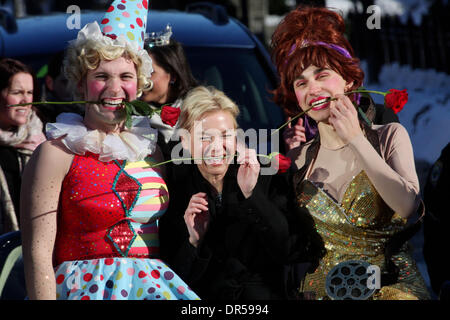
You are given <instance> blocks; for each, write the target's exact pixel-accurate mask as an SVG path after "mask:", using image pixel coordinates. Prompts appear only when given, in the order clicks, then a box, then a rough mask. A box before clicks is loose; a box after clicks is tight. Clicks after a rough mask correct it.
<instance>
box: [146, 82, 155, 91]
mask: <svg viewBox="0 0 450 320" xmlns="http://www.w3.org/2000/svg"><path fill="white" fill-rule="evenodd" d="M152 89H153V81H152V80H150V79H149V80H148V85H147V87H146V88H145V91H152Z"/></svg>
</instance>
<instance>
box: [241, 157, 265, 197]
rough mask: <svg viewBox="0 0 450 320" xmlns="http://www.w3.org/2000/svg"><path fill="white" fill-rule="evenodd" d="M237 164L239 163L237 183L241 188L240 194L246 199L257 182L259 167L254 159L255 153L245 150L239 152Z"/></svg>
mask: <svg viewBox="0 0 450 320" xmlns="http://www.w3.org/2000/svg"><path fill="white" fill-rule="evenodd" d="M237 163H240V164H241V165H240V166H239V170H238V174H237V182H238V185H239V188H241V191H242V194H243V195H244V197H245V198H246V199H247V198H248V197H250V196H251V195H252V193H253V189H254V188H255V186H256V183H257V182H258V176H259V170H260V165H259V162H258V159H257V158H256V151H255V150H253V149H245V150H244V151H243V152H242V150H241V152H239V155H238V158H237Z"/></svg>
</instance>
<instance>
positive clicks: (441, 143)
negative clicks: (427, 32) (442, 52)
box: [366, 64, 450, 165]
mask: <svg viewBox="0 0 450 320" xmlns="http://www.w3.org/2000/svg"><path fill="white" fill-rule="evenodd" d="M378 81H379V82H378V83H370V84H367V85H366V88H368V89H372V90H380V91H387V90H389V89H391V88H393V89H398V90H401V89H407V91H408V98H409V99H408V103H407V104H406V105H405V107H404V108H403V110H402V111H400V112H399V113H398V116H399V119H400V122H401V123H402V124H403V126H405V127H406V129H407V131H408V133H409V135H410V138H411V142H412V145H413V148H414V157H415V159H416V162H419V161H424V162H427V163H428V164H430V165H431V164H432V163H434V161H436V160H437V158H438V157H439V155H440V154H441V150H442V149H443V148H444V147H445V146H446V145H447V143H449V142H450V75H448V74H445V73H443V72H437V71H435V70H432V69H429V70H422V69H411V67H410V66H407V65H404V66H399V65H398V64H392V65H384V66H383V68H382V69H381V72H380V74H379V76H378ZM372 96H373V98H374V99H375V101H376V102H378V103H383V97H382V96H381V95H372Z"/></svg>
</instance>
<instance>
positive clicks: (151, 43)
mask: <svg viewBox="0 0 450 320" xmlns="http://www.w3.org/2000/svg"><path fill="white" fill-rule="evenodd" d="M170 36H171V29H170V27H168V28H167V29H166V33H164V34H163V35H162V36H160V37H158V38H149V39H148V40H147V41H146V45H145V47H146V49H147V52H148V53H149V55H150V57H151V58H152V61H153V68H154V71H153V73H152V75H151V76H150V80H152V82H153V87H152V88H151V89H150V90H148V91H146V92H144V94H143V95H142V98H141V100H143V101H145V102H147V103H149V104H150V106H151V107H153V108H155V109H157V108H161V107H163V106H170V107H171V108H168V109H166V110H167V112H168V113H170V114H171V115H169V118H170V121H167V119H166V117H165V116H164V113H165V112H166V110H164V111H162V112H163V117H162V119H161V115H160V114H156V113H155V114H153V116H152V117H151V118H150V124H151V125H152V127H153V128H155V129H158V132H159V133H160V134H159V135H158V145H159V146H160V147H161V149H162V152H163V154H164V157H165V158H170V151H171V147H169V146H168V144H169V141H170V138H171V137H172V135H173V133H174V130H175V127H176V122H177V119H178V115H179V113H180V110H177V109H180V108H181V107H182V104H183V99H184V97H185V95H186V94H187V92H188V91H189V90H190V89H192V88H194V87H195V86H197V80H196V79H195V78H194V76H193V75H192V73H191V69H190V67H189V63H188V61H187V59H186V56H185V54H184V50H183V47H182V45H181V44H180V43H179V42H178V41H176V40H174V39H170ZM172 108H174V109H172Z"/></svg>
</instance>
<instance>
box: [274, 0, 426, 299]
mask: <svg viewBox="0 0 450 320" xmlns="http://www.w3.org/2000/svg"><path fill="white" fill-rule="evenodd" d="M344 31H345V24H344V19H343V18H342V17H341V16H340V15H339V14H337V13H336V12H333V11H331V10H329V9H326V8H310V7H299V8H297V9H296V10H293V11H292V12H290V13H289V14H288V15H287V16H286V17H285V18H284V20H283V21H282V22H281V23H280V25H279V26H278V27H277V29H276V30H275V32H274V34H273V37H272V43H273V58H274V61H275V64H276V66H277V69H278V72H279V74H280V78H281V83H280V85H279V87H278V88H277V89H276V90H275V101H276V102H277V103H279V104H280V105H281V106H282V107H283V108H284V111H285V112H286V113H287V114H288V115H294V114H296V113H298V112H299V111H301V110H307V109H309V108H311V107H312V109H311V110H310V111H308V112H307V114H308V116H309V117H311V118H312V119H313V120H314V121H315V122H316V123H317V127H318V133H317V134H316V136H315V137H314V139H312V140H310V141H308V142H306V143H300V145H299V146H298V147H296V148H294V149H292V150H291V151H290V152H289V154H288V155H289V156H290V157H291V158H292V160H293V161H294V163H295V165H294V168H295V169H296V170H297V171H296V172H295V174H294V178H293V183H294V187H295V192H296V199H297V203H298V206H300V207H304V208H307V209H308V210H309V212H310V214H311V215H312V217H313V219H314V220H315V223H316V228H317V231H318V232H319V234H320V235H321V237H322V239H323V241H324V243H325V247H326V249H327V254H326V256H325V257H324V258H323V259H322V261H321V263H320V264H319V267H318V268H317V270H316V271H315V273H313V274H311V275H307V277H306V279H305V281H304V283H303V287H302V288H301V291H303V292H312V293H313V295H315V296H316V297H317V298H318V299H326V298H328V296H329V297H331V298H334V299H338V298H342V295H340V294H341V293H345V292H346V290H347V289H345V288H343V289H342V290H343V291H339V292H332V291H328V290H326V277H327V274H328V273H329V272H330V271H331V270H332V269H333V268H334V267H337V268H340V267H342V266H343V265H344V264H349V263H350V261H355V260H358V263H359V264H361V265H365V264H368V265H376V266H378V267H379V268H380V270H381V282H378V283H376V284H375V287H378V288H379V287H381V289H380V288H379V290H376V291H375V292H372V291H370V290H369V288H367V287H366V288H360V287H357V288H356V287H355V288H356V289H357V290H356V289H355V291H352V290H350V293H349V296H353V297H354V298H358V297H361V296H363V295H365V294H366V293H367V292H369V294H367V295H366V296H365V297H366V298H367V297H368V296H369V295H370V293H373V296H372V298H373V299H427V298H429V295H428V292H427V290H426V286H425V283H424V281H423V279H422V277H421V275H420V273H419V271H418V269H417V268H416V265H415V263H414V261H413V259H412V257H411V255H410V254H409V252H408V248H407V242H406V240H407V236H406V234H405V230H407V229H406V227H405V225H406V222H407V218H408V217H410V216H411V214H413V213H414V212H415V211H416V210H417V208H418V205H419V203H420V197H419V182H418V178H417V174H416V171H415V166H414V156H413V150H412V146H411V142H410V139H409V136H408V133H407V131H406V130H405V128H404V127H403V126H402V125H400V124H398V123H390V124H387V125H371V126H369V125H367V124H366V123H365V122H364V121H361V120H360V119H359V118H358V112H357V110H356V108H355V106H354V104H356V105H357V104H358V101H359V97H358V95H357V94H354V93H352V94H349V93H348V92H350V91H352V90H355V89H357V88H358V87H359V86H360V85H361V84H362V81H363V79H364V73H363V71H362V70H361V68H360V66H359V60H358V59H357V58H355V56H354V53H353V49H352V47H351V46H350V44H349V42H348V41H347V40H346V39H345V36H344ZM331 98H333V100H330V99H331ZM338 265H340V266H338ZM349 270H350V269H349ZM352 270H353V269H352ZM357 276H358V275H356V274H353V275H349V277H350V278H352V277H353V278H352V279H356V278H357ZM339 280H340V281H344V280H345V279H344V280H343V279H337V280H336V281H337V282H339ZM334 284H336V283H334ZM346 285H347V287H348V286H350V283H347V284H346ZM331 287H332V286H331ZM366 289H367V290H368V291H367V290H366ZM358 290H360V291H359V293H360V294H359V295H358ZM361 290H362V291H361ZM327 294H328V296H327ZM346 297H348V296H346Z"/></svg>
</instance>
